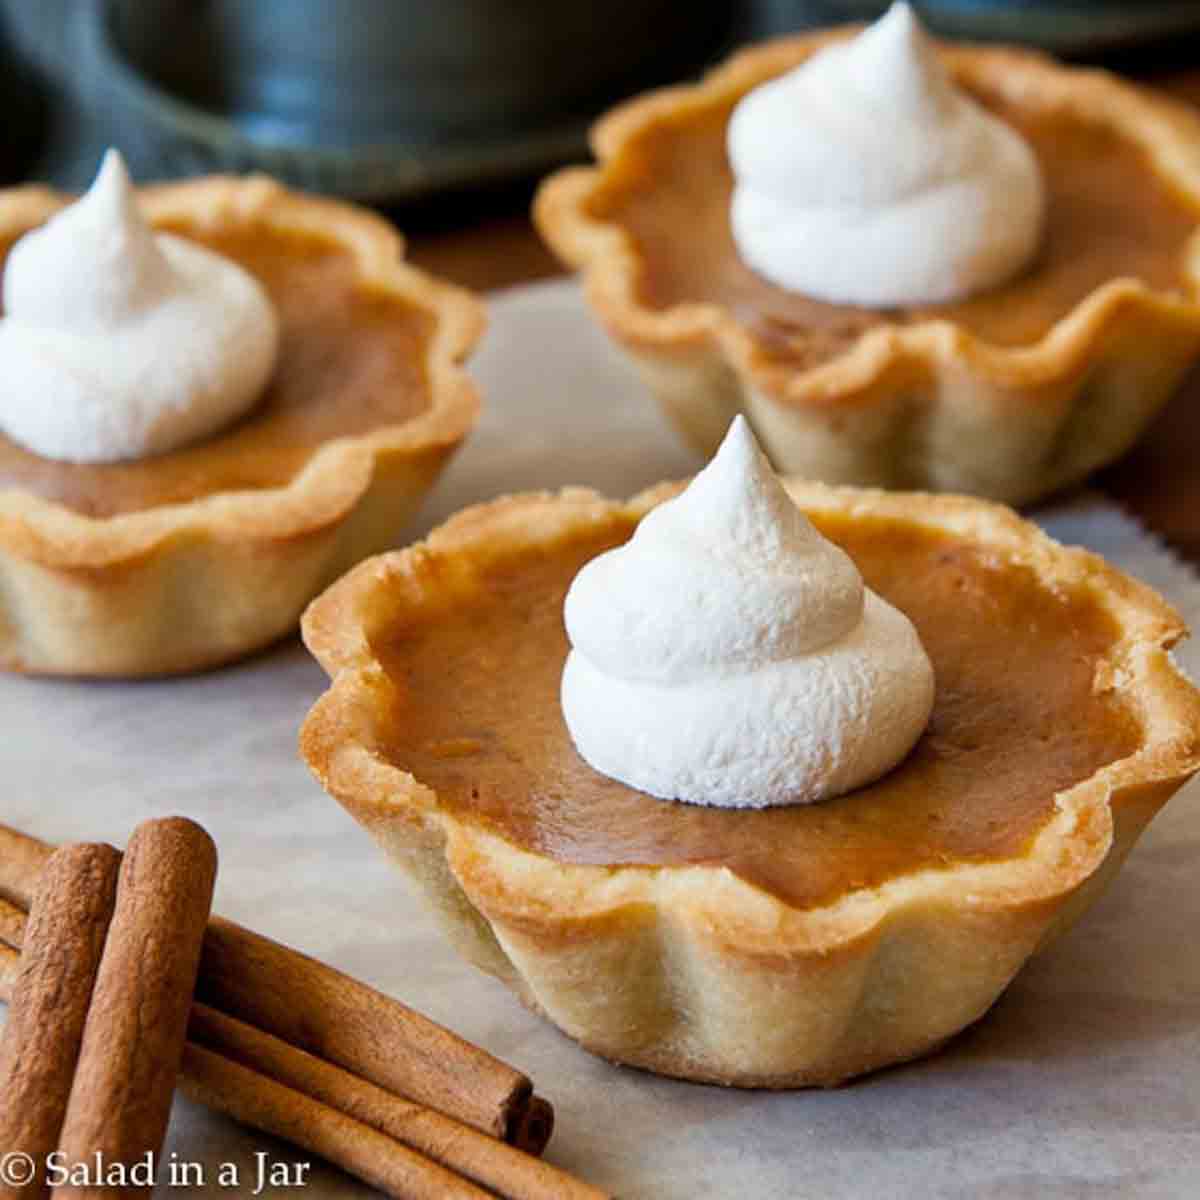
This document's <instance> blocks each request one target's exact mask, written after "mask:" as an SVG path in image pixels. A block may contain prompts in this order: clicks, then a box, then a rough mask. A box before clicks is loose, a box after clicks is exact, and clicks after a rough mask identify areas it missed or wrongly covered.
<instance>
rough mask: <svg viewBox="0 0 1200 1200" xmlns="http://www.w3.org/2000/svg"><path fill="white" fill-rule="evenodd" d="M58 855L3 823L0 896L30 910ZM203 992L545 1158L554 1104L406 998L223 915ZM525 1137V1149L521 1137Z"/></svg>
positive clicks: (208, 950)
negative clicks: (46, 867) (44, 869)
mask: <svg viewBox="0 0 1200 1200" xmlns="http://www.w3.org/2000/svg"><path fill="white" fill-rule="evenodd" d="M50 850H51V848H50V847H48V846H46V845H45V843H42V842H39V841H37V839H35V838H31V837H29V836H28V835H26V834H22V833H19V832H17V831H16V830H13V829H9V828H6V827H5V826H3V825H0V896H7V897H8V898H9V899H11V900H15V901H16V902H17V903H19V904H23V905H25V906H26V907H27V906H28V904H29V896H30V894H31V892H32V889H33V886H34V883H35V882H36V878H37V872H38V871H39V870H40V868H41V866H42V865H43V864H44V862H45V860H46V858H47V857H48V856H49V854H50ZM197 994H198V996H199V997H200V998H201V999H202V1000H204V1002H205V1003H207V1004H209V1005H211V1006H212V1007H214V1008H217V1009H220V1010H221V1011H223V1012H226V1013H228V1014H229V1015H230V1016H234V1017H238V1018H240V1019H242V1020H244V1021H246V1022H247V1023H249V1024H251V1025H254V1026H257V1027H258V1028H259V1029H261V1030H264V1031H265V1032H267V1033H270V1034H273V1035H274V1036H276V1037H278V1038H281V1039H282V1040H283V1041H286V1042H289V1043H291V1044H292V1045H295V1046H299V1047H301V1048H302V1049H304V1050H307V1051H308V1052H309V1053H311V1054H314V1055H316V1056H317V1057H319V1058H324V1059H327V1060H329V1061H331V1062H335V1063H337V1064H338V1065H339V1066H342V1067H344V1068H345V1069H346V1070H348V1071H351V1072H353V1073H354V1074H356V1075H361V1076H362V1077H363V1078H364V1079H366V1080H368V1081H370V1082H371V1083H374V1084H375V1085H376V1086H378V1087H381V1088H384V1089H385V1090H387V1091H391V1092H397V1093H400V1094H402V1095H404V1096H407V1097H408V1098H409V1099H411V1100H415V1101H417V1102H418V1103H421V1104H424V1105H427V1106H428V1107H430V1108H434V1109H437V1110H438V1111H439V1112H442V1113H445V1114H446V1115H447V1116H451V1117H454V1118H455V1119H456V1120H459V1121H462V1122H464V1123H466V1124H468V1125H472V1126H474V1127H475V1128H476V1129H480V1130H482V1131H483V1132H484V1133H490V1134H493V1135H495V1136H497V1137H502V1138H504V1139H505V1140H507V1141H510V1142H515V1143H516V1144H520V1145H521V1148H522V1149H525V1150H527V1151H529V1152H530V1153H533V1154H540V1153H541V1151H542V1150H543V1149H544V1148H545V1142H544V1141H542V1142H541V1143H540V1144H539V1143H538V1141H537V1138H538V1137H548V1136H549V1130H550V1128H551V1127H552V1121H547V1120H546V1119H545V1117H546V1113H547V1110H549V1105H548V1104H547V1103H546V1102H545V1101H544V1100H539V1101H538V1103H537V1104H536V1105H534V1106H533V1108H532V1110H531V1107H530V1106H531V1102H532V1101H533V1085H532V1084H531V1083H530V1081H529V1079H528V1078H527V1077H526V1076H525V1075H523V1074H521V1073H520V1072H519V1071H517V1070H515V1069H514V1068H512V1067H510V1066H509V1065H508V1064H507V1063H504V1062H501V1061H500V1060H499V1059H497V1058H495V1057H493V1056H492V1055H490V1054H488V1053H487V1052H486V1051H485V1050H482V1049H480V1048H479V1047H477V1046H473V1045H472V1044H471V1043H470V1042H467V1041H465V1040H464V1039H462V1038H460V1037H458V1036H456V1035H455V1034H453V1033H451V1032H450V1031H449V1030H448V1029H445V1028H443V1027H442V1026H440V1025H438V1024H436V1023H435V1022H433V1021H431V1020H429V1018H428V1017H425V1016H422V1015H421V1014H420V1013H418V1012H415V1011H414V1010H413V1009H411V1008H408V1007H407V1006H406V1005H403V1004H401V1003H400V1002H399V1001H396V1000H393V999H391V998H390V997H388V996H385V995H383V994H382V993H381V992H377V991H376V990H375V989H373V988H369V987H367V986H366V985H365V984H363V983H360V982H358V981H357V980H354V979H351V978H350V977H349V976H347V975H343V974H342V973H341V972H340V971H336V970H334V969H333V968H332V967H328V966H326V965H324V964H323V963H319V962H317V961H316V960H314V959H311V958H308V957H307V956H306V955H303V954H300V953H299V952H298V951H295V950H291V949H289V948H288V947H286V946H282V945H280V944H279V943H278V942H273V941H271V940H270V939H268V938H265V937H262V936H260V935H259V934H256V933H252V932H251V931H250V930H248V929H243V928H242V927H241V926H240V925H235V924H234V923H233V922H232V921H226V920H224V919H222V918H220V917H213V918H212V920H211V921H210V922H209V927H208V932H207V934H206V935H205V939H204V953H203V957H202V960H201V967H200V977H199V981H198V985H197ZM520 1138H525V1139H526V1140H525V1141H524V1142H517V1139H520Z"/></svg>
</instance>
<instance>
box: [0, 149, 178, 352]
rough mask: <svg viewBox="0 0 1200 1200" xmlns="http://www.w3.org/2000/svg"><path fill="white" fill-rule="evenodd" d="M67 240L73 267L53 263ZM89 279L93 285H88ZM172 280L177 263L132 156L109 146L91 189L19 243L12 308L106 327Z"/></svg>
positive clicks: (68, 324)
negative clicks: (158, 234) (136, 181)
mask: <svg viewBox="0 0 1200 1200" xmlns="http://www.w3.org/2000/svg"><path fill="white" fill-rule="evenodd" d="M67 246H69V247H71V260H70V261H71V269H70V270H69V271H64V270H58V269H53V268H54V267H55V265H56V263H58V262H60V261H61V258H62V256H63V249H62V248H63V247H67ZM47 267H50V268H52V269H49V270H47V269H44V268H47ZM81 279H86V280H87V281H88V284H87V286H85V287H80V280H81ZM171 282H172V273H171V267H170V264H169V263H168V262H167V259H166V256H165V255H164V254H163V252H162V250H161V249H160V248H159V246H158V243H157V242H156V241H155V237H154V233H153V231H152V230H151V229H150V226H149V225H148V224H147V223H146V220H145V218H144V217H143V216H142V214H141V212H140V211H139V210H138V206H137V198H136V195H135V193H134V189H133V184H132V182H131V181H130V178H129V172H128V171H127V170H126V168H125V162H124V160H123V159H122V158H121V156H120V154H118V153H117V152H116V151H115V150H109V151H108V153H107V154H105V156H104V161H103V163H102V165H101V167H100V171H99V174H97V176H96V180H95V182H94V183H93V184H92V186H91V188H90V189H89V190H88V192H87V193H86V195H84V196H82V197H81V198H80V199H79V200H78V201H76V203H74V204H72V205H70V206H69V207H67V208H65V209H63V210H62V212H60V213H58V214H57V215H56V216H54V217H52V218H51V219H50V220H49V221H48V222H47V223H46V224H45V225H44V226H42V227H41V228H40V229H36V230H34V231H33V232H32V233H29V234H27V235H26V236H25V237H24V238H22V239H21V241H20V242H19V243H18V244H17V246H16V247H15V248H14V249H13V251H12V257H11V259H10V263H9V266H8V269H7V270H6V271H5V276H4V307H5V310H6V311H7V312H9V313H14V312H15V313H19V314H20V318H21V320H22V321H26V322H29V323H31V324H36V325H39V326H41V327H42V328H44V329H67V330H74V331H75V332H77V333H101V332H104V331H105V330H107V329H108V328H110V326H111V325H112V323H113V322H114V321H116V320H121V319H126V318H129V317H132V316H133V315H135V314H136V313H138V312H140V311H142V310H144V309H146V308H148V307H151V306H152V305H153V304H155V303H156V302H157V301H158V299H159V298H160V297H161V296H162V295H163V294H164V293H165V292H167V291H168V290H169V289H170V287H171Z"/></svg>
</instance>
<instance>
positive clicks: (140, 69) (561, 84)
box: [0, 0, 1200, 208]
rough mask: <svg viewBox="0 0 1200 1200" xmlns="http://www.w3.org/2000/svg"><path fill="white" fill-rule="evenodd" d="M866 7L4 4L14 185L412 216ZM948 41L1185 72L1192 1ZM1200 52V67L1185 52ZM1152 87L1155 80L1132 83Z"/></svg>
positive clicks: (965, 5) (934, 20)
mask: <svg viewBox="0 0 1200 1200" xmlns="http://www.w3.org/2000/svg"><path fill="white" fill-rule="evenodd" d="M885 7H886V4H884V3H873V2H870V0H605V2H604V3H590V2H575V0H568V2H566V3H546V2H545V0H439V2H438V3H437V4H429V3H427V2H426V0H0V93H3V94H2V95H0V101H3V105H4V107H3V112H4V114H5V116H4V122H3V125H4V139H3V144H2V145H0V177H2V180H3V182H12V181H15V180H18V179H22V178H37V179H44V180H48V181H52V182H54V183H56V184H58V185H60V186H63V187H67V188H71V189H79V188H81V187H83V186H84V185H85V184H86V183H87V182H88V180H89V179H90V177H91V175H92V173H93V172H94V170H95V166H96V163H97V160H98V157H99V154H100V152H101V150H102V149H103V148H104V147H105V146H107V145H110V144H113V145H117V146H119V147H120V148H121V149H122V150H123V151H124V153H125V155H126V158H127V160H128V162H129V163H130V166H131V168H132V170H133V172H134V174H135V176H137V177H138V178H141V179H152V178H166V177H172V176H178V175H188V174H197V173H204V172H210V171H215V170H233V171H248V170H255V169H259V170H265V171H267V172H269V173H271V174H273V175H275V176H277V177H279V178H281V179H284V180H285V181H287V182H290V183H293V184H296V185H299V186H302V187H307V188H312V189H315V190H320V191H324V192H329V193H332V194H337V195H343V196H347V197H351V198H354V199H358V200H365V201H369V202H372V203H375V204H377V205H379V206H381V207H385V208H393V207H395V206H397V205H406V206H409V205H411V204H412V203H413V202H420V201H428V198H429V197H430V196H435V195H439V196H445V195H446V194H448V193H449V194H455V193H461V192H463V191H464V190H471V189H478V188H481V187H485V188H486V187H495V186H497V185H503V184H505V182H506V181H511V180H521V179H528V178H531V177H532V176H534V175H535V174H537V173H540V172H543V171H544V170H545V169H547V168H548V167H550V166H552V165H554V164H556V163H558V162H561V161H564V160H566V159H569V158H573V157H581V156H582V155H583V154H584V153H585V140H584V139H585V131H586V127H587V124H588V121H589V119H590V118H591V117H592V116H594V115H595V114H596V113H597V112H599V111H600V110H601V109H603V108H605V107H607V106H609V105H610V104H612V103H613V102H614V101H615V100H617V99H620V98H621V97H622V96H626V95H629V94H631V93H633V92H635V91H638V90H641V89H644V88H645V87H647V86H650V85H652V84H656V83H663V82H669V81H671V80H676V79H680V78H685V77H687V76H690V75H694V74H695V73H696V72H697V71H699V70H700V69H702V68H703V67H704V66H705V65H706V64H708V63H710V62H712V61H714V60H715V59H717V58H719V57H720V56H721V55H722V54H724V53H725V52H727V51H728V50H729V48H730V47H731V46H732V45H734V44H736V43H739V42H742V41H746V40H750V39H754V38H761V37H765V36H769V35H770V34H773V33H777V32H780V31H783V30H790V29H798V28H802V27H804V26H808V25H814V24H831V23H836V22H839V21H845V20H862V19H869V18H871V17H873V16H876V15H878V13H880V12H881V11H882V10H883V9H884V8H885ZM917 7H918V8H919V9H920V11H921V12H922V14H923V15H924V16H925V17H926V19H927V20H928V21H929V22H930V24H931V25H933V26H934V27H935V28H936V29H939V30H941V31H943V32H947V33H950V34H954V35H956V36H971V37H988V38H1003V39H1006V40H1015V41H1026V42H1031V43H1036V44H1039V45H1043V46H1046V47H1048V48H1051V49H1053V50H1055V51H1056V52H1058V53H1061V54H1066V55H1069V56H1072V57H1084V58H1104V59H1109V58H1111V57H1112V56H1114V55H1118V56H1122V55H1130V54H1138V53H1141V54H1146V53H1148V52H1149V51H1148V50H1147V48H1148V47H1149V48H1151V50H1152V52H1153V53H1154V55H1155V58H1154V60H1153V61H1154V62H1156V63H1157V62H1160V61H1162V59H1163V57H1164V56H1166V57H1169V58H1171V59H1178V57H1179V55H1181V54H1185V53H1188V52H1191V51H1193V50H1194V48H1195V47H1196V45H1197V39H1196V36H1195V35H1196V34H1197V32H1200V3H1196V2H1194V0H1188V2H1180V0H1168V2H1164V3H1155V2H1153V0H1142V2H1136V3H1133V2H1128V0H1121V2H1114V0H1061V2H1057V3H1056V2H1051V3H1030V2H1028V0H1009V2H1001V0H926V2H924V3H918V4H917ZM1193 61H1196V58H1195V56H1193ZM1140 73H1142V74H1145V72H1144V71H1142V72H1140Z"/></svg>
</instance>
